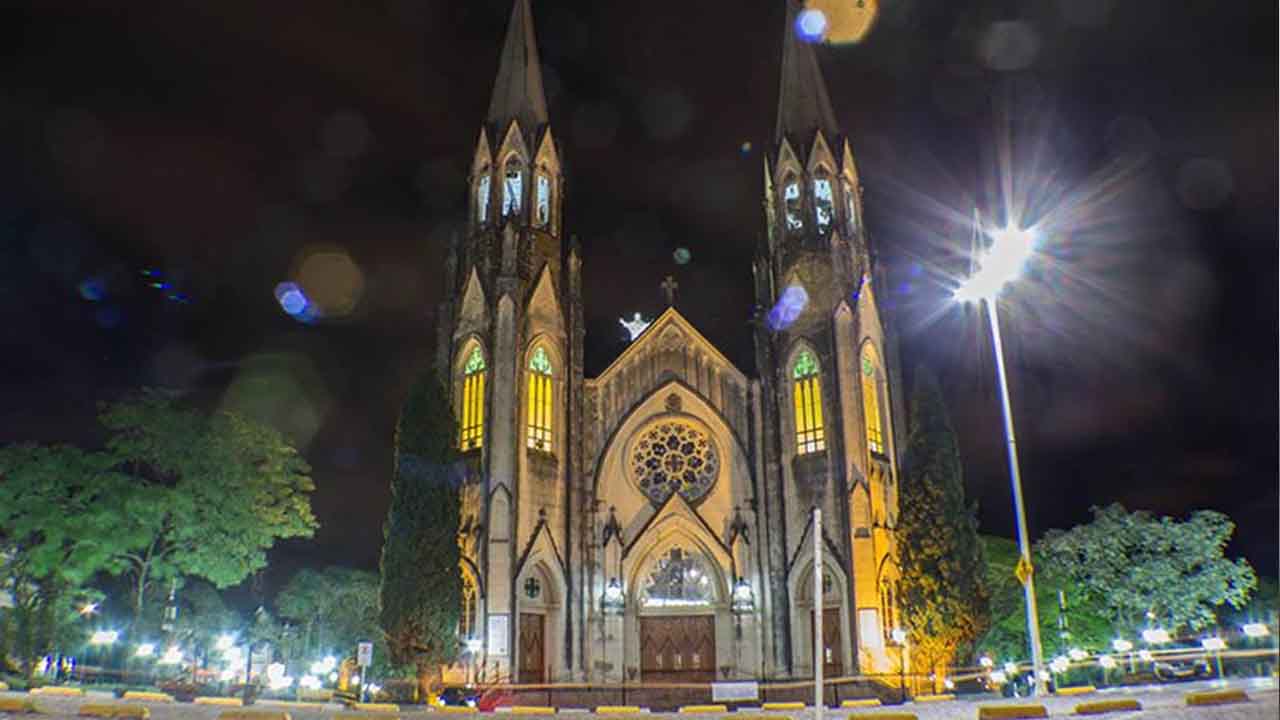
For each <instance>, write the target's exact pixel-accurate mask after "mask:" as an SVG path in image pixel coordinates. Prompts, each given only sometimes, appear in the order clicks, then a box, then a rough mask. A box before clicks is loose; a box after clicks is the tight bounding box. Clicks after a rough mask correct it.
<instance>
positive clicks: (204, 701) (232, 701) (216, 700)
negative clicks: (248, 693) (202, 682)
mask: <svg viewBox="0 0 1280 720" xmlns="http://www.w3.org/2000/svg"><path fill="white" fill-rule="evenodd" d="M192 702H194V703H195V704H196V705H224V706H228V707H240V706H242V705H244V700H242V699H240V698H232V697H198V698H196V699H195V700H193V701H192Z"/></svg>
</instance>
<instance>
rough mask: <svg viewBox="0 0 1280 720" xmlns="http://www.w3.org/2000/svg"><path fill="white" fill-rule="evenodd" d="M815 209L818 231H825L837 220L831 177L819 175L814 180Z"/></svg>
mask: <svg viewBox="0 0 1280 720" xmlns="http://www.w3.org/2000/svg"><path fill="white" fill-rule="evenodd" d="M813 209H814V211H815V212H816V214H817V220H818V232H820V233H825V232H827V231H828V230H830V229H831V223H832V222H834V221H835V215H836V205H835V196H834V194H833V193H832V192H831V178H828V177H823V176H819V177H817V178H814V180H813Z"/></svg>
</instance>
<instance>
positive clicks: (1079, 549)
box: [1038, 504, 1257, 633]
mask: <svg viewBox="0 0 1280 720" xmlns="http://www.w3.org/2000/svg"><path fill="white" fill-rule="evenodd" d="M1234 530H1235V524H1234V523H1232V522H1231V520H1230V519H1228V518H1227V516H1226V515H1223V514H1222V513H1218V512H1213V511H1211V510H1200V511H1197V512H1194V513H1192V514H1191V515H1190V517H1188V518H1187V519H1186V520H1184V521H1177V520H1174V519H1173V518H1170V517H1156V516H1154V515H1152V514H1151V513H1148V512H1142V511H1139V512H1133V513H1130V512H1128V511H1127V510H1125V509H1124V508H1123V507H1122V506H1120V505H1119V504H1114V505H1109V506H1107V507H1104V508H1097V507H1095V508H1093V522H1090V523H1089V524H1087V525H1077V526H1076V527H1074V528H1072V529H1070V530H1068V531H1065V532H1064V531H1061V530H1053V531H1050V532H1048V533H1046V534H1045V537H1044V539H1043V540H1041V541H1040V543H1039V545H1038V548H1039V550H1040V552H1041V553H1043V554H1044V556H1045V558H1046V559H1047V560H1048V561H1049V562H1052V563H1054V564H1055V565H1057V566H1058V567H1060V568H1061V569H1062V571H1063V572H1064V573H1065V574H1066V575H1067V577H1069V578H1070V579H1071V581H1072V582H1073V583H1076V584H1078V585H1079V586H1080V587H1081V588H1082V589H1084V590H1085V591H1086V592H1088V593H1091V594H1093V596H1094V597H1096V598H1098V599H1099V600H1100V601H1101V602H1102V603H1103V605H1104V607H1105V608H1106V611H1107V615H1108V616H1109V617H1110V619H1111V620H1112V622H1113V623H1114V624H1115V626H1116V628H1117V629H1119V630H1121V631H1123V632H1126V633H1133V632H1135V631H1137V630H1138V629H1140V628H1143V627H1146V626H1147V623H1148V622H1149V621H1150V622H1153V623H1156V624H1159V625H1162V626H1163V627H1164V628H1166V629H1167V630H1169V631H1170V632H1176V631H1180V630H1183V629H1186V630H1190V631H1197V630H1200V629H1202V628H1204V627H1207V626H1209V625H1212V624H1213V623H1214V620H1215V610H1216V609H1217V608H1219V607H1220V606H1221V605H1223V604H1224V603H1227V604H1230V605H1231V606H1232V607H1235V608H1240V607H1242V606H1243V605H1244V604H1245V603H1246V602H1247V601H1248V599H1249V595H1250V593H1251V592H1252V591H1253V589H1254V587H1255V586H1256V585H1257V577H1256V576H1255V575H1254V572H1253V568H1251V567H1250V566H1249V563H1247V562H1245V561H1244V560H1228V559H1227V558H1225V557H1224V556H1223V551H1224V549H1225V548H1226V545H1227V541H1228V540H1229V539H1230V538H1231V533H1232V532H1233V531H1234Z"/></svg>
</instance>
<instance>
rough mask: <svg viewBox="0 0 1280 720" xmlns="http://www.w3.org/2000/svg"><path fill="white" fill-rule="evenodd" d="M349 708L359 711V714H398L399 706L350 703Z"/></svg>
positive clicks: (392, 704)
mask: <svg viewBox="0 0 1280 720" xmlns="http://www.w3.org/2000/svg"><path fill="white" fill-rule="evenodd" d="M351 708H352V709H353V710H360V711H361V712H378V713H388V712H392V713H398V712H400V706H399V705H396V704H394V703H352V704H351Z"/></svg>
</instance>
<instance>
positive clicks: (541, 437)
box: [528, 347, 555, 452]
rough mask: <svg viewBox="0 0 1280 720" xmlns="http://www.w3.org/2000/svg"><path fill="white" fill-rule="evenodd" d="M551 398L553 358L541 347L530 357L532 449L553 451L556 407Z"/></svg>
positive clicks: (529, 439) (530, 446) (529, 437)
mask: <svg viewBox="0 0 1280 720" xmlns="http://www.w3.org/2000/svg"><path fill="white" fill-rule="evenodd" d="M551 398H552V392H551V360H550V359H549V358H548V357H547V351H546V349H544V348H542V347H539V348H537V349H536V350H534V351H533V356H532V357H530V358H529V436H528V444H529V449H530V450H540V451H542V452H551V422H552V413H553V410H554V407H555V406H554V405H553V403H552V400H551Z"/></svg>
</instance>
